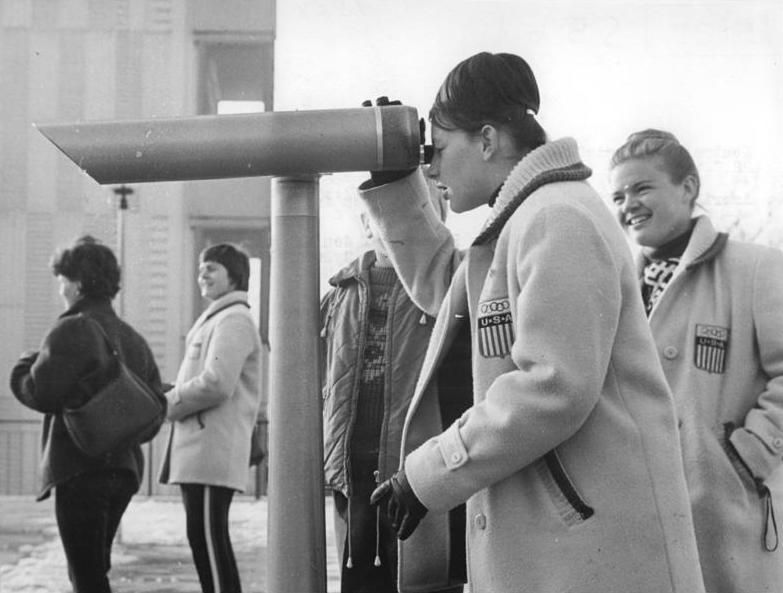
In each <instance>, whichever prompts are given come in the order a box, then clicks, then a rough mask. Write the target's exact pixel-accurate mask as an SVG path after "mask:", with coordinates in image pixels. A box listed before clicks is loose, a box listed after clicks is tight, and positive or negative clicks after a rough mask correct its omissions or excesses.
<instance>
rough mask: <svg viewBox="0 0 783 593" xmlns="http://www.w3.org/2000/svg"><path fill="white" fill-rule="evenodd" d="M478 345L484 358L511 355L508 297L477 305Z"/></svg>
mask: <svg viewBox="0 0 783 593" xmlns="http://www.w3.org/2000/svg"><path fill="white" fill-rule="evenodd" d="M478 309H479V310H478V345H479V352H480V353H481V356H483V357H484V358H493V357H497V358H502V357H504V356H508V355H509V354H510V353H511V345H512V344H513V343H514V325H513V320H512V317H511V302H510V301H509V299H508V297H504V298H500V299H493V300H491V301H484V302H482V303H479V307H478Z"/></svg>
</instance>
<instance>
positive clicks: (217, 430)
mask: <svg viewBox="0 0 783 593" xmlns="http://www.w3.org/2000/svg"><path fill="white" fill-rule="evenodd" d="M246 304H247V293H246V292H242V291H233V292H230V293H228V294H226V295H223V296H222V297H220V298H219V299H217V300H215V301H213V302H212V303H210V305H209V306H208V307H207V309H206V310H205V311H204V312H203V313H202V314H201V316H200V317H199V318H198V319H197V320H196V322H195V323H194V324H193V327H192V328H191V329H190V331H189V332H188V335H187V339H186V342H185V358H184V359H183V361H182V364H181V366H180V368H179V373H178V374H177V380H176V384H175V387H174V388H173V389H171V390H170V391H168V392H167V393H166V398H167V399H168V402H169V407H168V418H169V420H171V421H172V422H171V433H170V435H169V441H168V446H167V448H166V453H165V456H164V459H163V464H162V466H161V471H160V477H159V479H160V481H161V482H162V483H164V484H185V483H193V484H208V485H211V486H223V487H226V488H233V489H234V490H238V491H240V492H241V491H243V490H244V489H245V484H246V482H247V471H248V470H247V468H248V461H249V458H250V434H251V432H252V430H253V425H254V424H255V421H256V416H257V415H258V410H259V406H260V405H261V389H260V382H259V381H260V365H261V339H260V337H259V335H258V330H257V329H256V326H255V323H254V322H253V318H252V316H251V314H250V311H249V310H248V307H247V306H245V305H246ZM216 311H217V313H215V312H216ZM213 313H214V315H213Z"/></svg>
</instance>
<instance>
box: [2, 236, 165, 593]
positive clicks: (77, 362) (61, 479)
mask: <svg viewBox="0 0 783 593" xmlns="http://www.w3.org/2000/svg"><path fill="white" fill-rule="evenodd" d="M51 268H52V272H53V273H54V275H55V276H56V277H57V281H58V282H59V292H60V296H61V297H62V300H63V303H64V305H65V312H64V313H63V314H62V315H60V317H59V319H58V320H57V322H56V323H55V324H54V327H52V329H51V330H49V332H48V333H47V334H46V336H45V337H44V339H43V342H42V344H41V347H40V349H39V350H38V351H36V352H28V353H26V354H23V355H22V357H21V358H20V360H19V362H17V363H16V365H15V366H14V368H13V370H12V372H11V391H12V392H13V394H14V396H15V397H16V398H17V399H18V400H19V401H20V402H21V403H22V404H23V405H25V406H27V407H28V408H30V409H32V410H35V411H37V412H41V413H43V414H44V418H43V435H42V439H41V443H42V449H41V450H42V455H41V475H42V484H41V490H40V493H39V495H38V500H43V499H46V498H48V497H49V495H50V493H51V491H52V490H54V511H55V516H56V519H57V528H58V531H59V533H60V540H61V541H62V544H63V548H64V550H65V557H66V559H67V561H68V576H69V577H70V580H71V583H72V585H73V588H74V591H75V592H76V593H109V592H110V591H111V587H110V584H109V576H108V575H109V571H110V569H111V549H112V543H113V541H114V536H115V534H116V532H117V528H118V526H119V524H120V520H121V519H122V515H123V514H124V513H125V510H126V508H127V507H128V504H129V503H130V500H131V498H132V497H133V495H134V494H135V493H136V492H137V491H138V489H139V485H140V484H141V480H142V476H143V475H144V456H143V455H142V452H141V447H140V446H139V445H138V444H137V445H133V446H130V447H128V448H125V449H121V450H117V451H112V452H111V453H107V454H105V455H102V456H100V457H90V456H88V455H87V454H85V453H84V452H82V451H81V449H79V448H78V446H77V445H76V443H75V442H74V441H73V439H72V438H71V436H70V434H69V433H68V429H67V428H66V426H65V423H64V421H63V417H62V411H63V409H64V408H78V407H80V406H81V405H83V404H84V403H85V402H86V401H87V400H88V399H89V397H90V395H91V393H89V392H88V391H89V390H85V389H84V388H83V386H84V384H83V381H82V380H83V379H85V378H86V377H87V376H88V375H89V376H90V377H91V381H92V382H95V383H96V384H98V385H100V384H103V383H106V382H108V381H109V380H110V379H111V371H112V370H114V369H115V368H116V362H115V359H114V356H113V355H112V352H111V351H110V350H109V348H108V346H107V344H106V338H105V337H104V332H105V334H106V336H107V337H108V338H109V339H110V340H111V342H112V343H113V344H115V345H116V347H117V350H118V351H119V352H120V353H121V356H122V359H123V361H124V362H125V364H126V365H127V366H128V368H130V369H131V370H132V371H133V372H134V373H135V374H136V375H137V376H138V377H139V378H140V379H141V380H142V381H144V382H145V383H146V384H147V385H149V387H150V388H151V389H152V390H153V391H155V392H156V393H159V394H160V397H161V401H163V394H162V388H161V382H160V375H159V372H158V367H157V365H156V364H155V359H154V358H153V355H152V351H151V350H150V347H149V345H148V344H147V342H146V340H145V339H144V338H143V337H142V336H141V335H140V334H139V333H138V332H136V331H135V330H134V329H133V328H132V327H131V326H130V325H129V324H127V323H126V322H125V321H123V320H122V319H120V318H119V317H118V316H117V313H116V312H115V311H114V309H113V307H112V304H111V301H112V299H113V298H114V297H115V296H116V294H117V293H118V292H119V290H120V267H119V265H118V263H117V258H116V257H115V256H114V253H113V252H112V250H111V249H109V247H107V246H105V245H103V244H101V243H99V242H98V241H97V240H95V239H94V238H93V237H91V236H89V235H85V236H83V237H81V238H79V239H78V240H76V241H75V242H74V243H73V244H72V245H70V246H69V247H67V248H64V249H62V250H59V251H57V252H56V253H55V255H54V257H53V258H52V263H51ZM98 326H100V327H98ZM101 328H102V329H103V332H102V331H101ZM104 369H105V372H104ZM156 432H157V426H156V427H155V431H154V432H151V433H150V434H148V435H146V437H145V439H143V440H150V439H152V438H153V437H154V436H155V433H156Z"/></svg>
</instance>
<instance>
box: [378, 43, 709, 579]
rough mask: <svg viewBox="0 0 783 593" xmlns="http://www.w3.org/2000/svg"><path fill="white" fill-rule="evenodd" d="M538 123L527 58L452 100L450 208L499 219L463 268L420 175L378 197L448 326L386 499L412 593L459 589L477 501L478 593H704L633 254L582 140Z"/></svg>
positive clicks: (448, 83) (441, 97)
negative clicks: (461, 513)
mask: <svg viewBox="0 0 783 593" xmlns="http://www.w3.org/2000/svg"><path fill="white" fill-rule="evenodd" d="M538 107H539V95H538V88H537V86H536V82H535V78H534V76H533V73H532V71H531V70H530V68H529V66H528V65H527V63H526V62H525V61H524V60H522V58H520V57H518V56H515V55H510V54H494V55H493V54H488V53H481V54H478V55H475V56H473V57H471V58H469V59H467V60H465V61H464V62H462V63H460V64H458V65H457V66H456V67H455V68H454V69H453V70H452V72H451V73H450V74H449V75H448V76H447V78H446V80H445V82H444V83H443V85H442V86H441V89H440V90H439V92H438V95H437V97H436V99H435V103H434V105H433V108H432V110H431V111H430V120H431V122H432V135H433V144H434V156H433V160H432V163H431V165H430V167H429V170H428V175H429V176H430V177H431V178H433V179H434V180H436V181H437V183H438V184H439V185H440V187H441V188H443V189H444V191H445V192H446V195H447V196H448V197H449V199H450V205H451V208H452V210H454V211H456V212H462V211H466V210H471V209H474V208H477V207H479V206H482V205H484V204H487V203H491V204H492V212H491V214H490V218H489V220H488V222H487V224H486V225H485V227H484V229H483V231H482V232H481V233H480V234H479V236H478V237H477V239H476V240H475V241H474V242H473V245H472V246H471V247H470V248H469V249H468V250H467V253H466V254H465V257H464V259H462V260H461V261H460V256H459V254H458V253H457V252H456V251H455V248H454V244H453V241H452V238H451V235H450V234H449V232H448V231H447V229H446V228H445V227H444V225H443V224H441V223H440V221H439V220H438V219H437V217H436V216H435V213H434V212H433V211H432V209H431V208H429V207H428V204H429V202H428V199H427V193H426V187H425V183H424V179H423V177H422V175H421V173H419V172H414V173H412V174H411V175H408V176H405V177H403V178H401V179H399V180H397V181H394V182H392V183H387V184H385V185H381V186H372V184H367V185H365V186H364V190H363V197H364V199H365V200H366V202H367V204H368V207H369V209H370V212H371V213H372V215H373V217H374V219H375V221H376V223H377V225H378V227H379V229H380V233H381V236H382V237H383V239H384V242H385V244H386V246H387V248H388V250H389V253H390V256H391V258H392V260H393V262H394V265H395V267H396V268H397V269H398V271H399V273H400V276H401V278H402V279H403V283H404V284H405V286H406V287H407V289H408V290H409V291H410V292H411V294H412V297H413V300H414V302H416V303H417V304H418V305H419V306H420V307H421V308H422V309H423V310H425V311H427V312H431V313H432V314H437V320H436V324H435V328H434V330H433V335H432V339H431V341H430V345H429V349H428V351H427V355H426V357H425V361H424V365H423V369H422V372H421V375H420V377H419V381H418V385H417V388H416V392H415V394H414V397H413V401H412V402H411V406H410V408H409V411H408V415H407V418H406V423H405V429H404V432H403V446H402V454H403V457H404V461H403V462H402V464H401V467H400V470H399V471H398V472H397V473H396V474H395V475H394V476H393V477H392V478H391V479H390V480H388V481H386V482H384V483H383V484H381V486H379V488H378V489H377V490H376V491H375V492H374V493H373V499H374V500H375V501H376V502H378V503H379V504H382V505H384V507H386V508H387V511H388V512H389V513H390V515H391V516H392V521H393V523H396V525H397V526H398V535H399V536H400V537H401V538H403V539H404V541H403V542H402V546H401V550H400V560H399V564H400V590H401V591H417V590H420V589H421V588H422V587H423V586H425V585H429V586H432V585H433V584H435V583H438V582H445V581H446V580H447V579H448V574H449V569H450V564H452V563H453V558H454V557H453V555H452V554H453V552H454V543H455V542H454V539H453V538H454V537H457V536H456V534H455V531H454V530H453V529H450V525H449V516H448V514H447V511H449V510H450V509H453V508H455V507H457V506H458V505H459V504H460V503H463V502H467V506H466V508H467V516H466V532H467V533H466V536H465V537H466V543H467V548H466V550H467V551H466V555H467V569H468V578H469V582H470V589H471V591H472V592H473V593H484V592H491V593H503V592H508V593H512V592H513V593H519V592H531V593H533V592H535V593H539V592H540V593H550V592H560V591H582V592H589V593H594V592H595V593H598V592H600V593H628V592H629V591H633V592H634V593H662V592H679V593H693V592H699V591H703V590H704V588H703V583H702V579H701V574H700V570H699V565H698V558H697V551H696V543H695V537H694V534H693V524H692V518H691V513H690V508H689V504H688V498H687V492H686V488H685V478H684V475H683V467H682V462H681V457H680V454H679V440H678V435H677V427H676V421H675V414H674V406H673V403H672V398H671V393H670V391H669V389H668V388H667V386H666V381H665V378H664V375H663V372H662V370H661V368H660V365H659V364H658V363H657V362H656V357H655V346H654V343H653V341H652V338H651V336H650V332H649V328H648V327H647V325H646V320H645V317H644V311H643V309H642V303H641V299H640V298H639V295H638V287H637V284H636V272H635V268H634V263H633V260H632V257H631V253H630V250H629V249H628V246H627V243H626V241H625V238H624V237H623V235H622V233H621V231H620V229H619V228H618V227H617V224H616V222H615V221H614V220H613V219H612V215H611V212H610V211H609V210H608V209H607V208H606V206H605V205H604V204H603V203H602V201H601V199H600V198H599V197H598V196H597V195H596V193H595V191H594V190H593V189H592V188H591V187H590V186H589V185H588V183H587V182H586V179H587V178H588V177H589V176H590V174H591V171H590V170H589V169H588V168H587V167H586V166H585V165H584V164H583V163H582V162H581V160H580V158H579V154H578V151H577V147H576V143H575V142H574V141H573V140H572V139H569V138H565V139H561V140H557V141H552V142H549V141H547V140H546V137H545V134H544V132H543V130H542V129H541V128H540V126H539V124H538V123H537V121H536V119H535V116H534V113H535V112H537V110H538ZM458 262H459V263H458ZM455 266H456V268H455ZM463 324H469V329H470V333H469V339H470V342H471V344H470V345H471V348H470V351H471V359H470V360H468V361H465V364H468V365H472V375H473V381H472V396H473V398H472V402H473V403H472V406H470V407H469V408H468V409H467V410H465V411H464V413H463V414H462V415H461V416H460V417H459V418H458V419H457V420H456V421H455V422H454V423H452V424H451V425H448V426H446V425H444V424H443V422H442V420H441V418H442V416H441V406H442V405H443V403H444V402H442V401H440V399H441V398H440V394H439V377H438V369H439V365H440V364H441V361H442V360H444V358H446V357H448V356H450V352H451V349H452V348H453V346H454V345H455V337H456V336H457V335H458V334H459V332H460V330H461V329H462V327H463ZM470 387H471V386H466V388H470ZM419 522H420V525H419ZM456 543H457V545H459V543H460V542H456ZM450 553H452V554H450Z"/></svg>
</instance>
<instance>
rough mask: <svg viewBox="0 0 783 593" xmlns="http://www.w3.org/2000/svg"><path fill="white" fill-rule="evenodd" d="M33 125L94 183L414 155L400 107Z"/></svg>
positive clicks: (342, 165)
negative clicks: (93, 180)
mask: <svg viewBox="0 0 783 593" xmlns="http://www.w3.org/2000/svg"><path fill="white" fill-rule="evenodd" d="M35 126H36V128H37V129H38V130H39V131H40V132H41V133H42V134H43V135H44V136H46V138H48V139H49V140H50V141H51V142H52V143H53V144H54V145H55V146H57V148H59V149H60V150H61V151H62V152H63V153H64V154H65V155H66V156H67V157H68V158H70V159H71V160H72V161H73V162H74V163H76V165H77V166H78V167H80V168H81V169H83V170H84V171H85V172H86V173H87V174H88V175H89V176H90V177H92V178H93V179H95V181H97V182H98V183H100V184H116V183H142V182H150V181H188V180H196V179H225V178H229V177H255V176H264V175H273V176H288V175H312V174H318V173H336V172H343V171H371V170H372V171H381V170H387V171H388V170H400V169H411V168H413V167H416V166H418V164H419V160H420V139H419V124H418V117H417V113H416V109H415V108H414V107H410V106H407V105H392V106H387V107H383V108H379V107H360V108H354V109H324V110H307V111H268V112H264V113H253V114H240V115H200V116H193V117H178V118H154V119H145V120H112V121H93V122H81V123H71V124H35Z"/></svg>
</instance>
